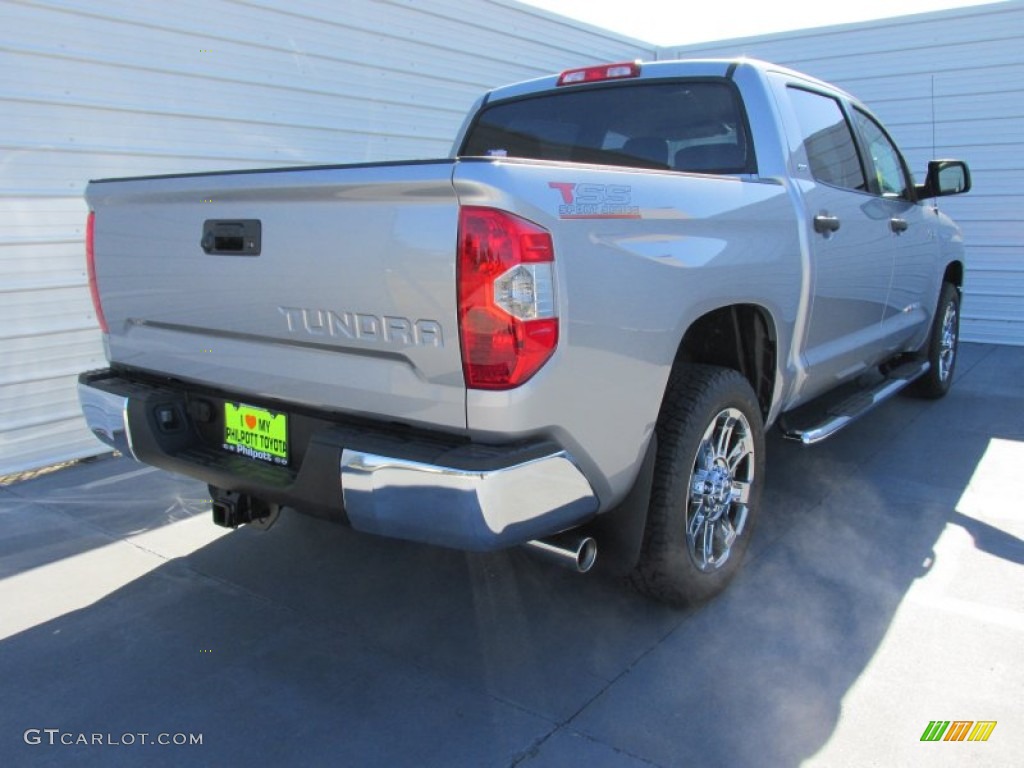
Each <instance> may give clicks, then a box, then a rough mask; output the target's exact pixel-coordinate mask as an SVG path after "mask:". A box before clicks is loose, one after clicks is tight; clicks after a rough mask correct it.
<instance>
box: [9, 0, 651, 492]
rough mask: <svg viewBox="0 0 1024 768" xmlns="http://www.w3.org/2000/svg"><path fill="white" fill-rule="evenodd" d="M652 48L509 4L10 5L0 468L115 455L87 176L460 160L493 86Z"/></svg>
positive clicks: (75, 1)
mask: <svg viewBox="0 0 1024 768" xmlns="http://www.w3.org/2000/svg"><path fill="white" fill-rule="evenodd" d="M653 57H654V47H653V46H647V47H645V46H644V45H643V44H642V43H638V42H636V41H634V40H629V39H627V38H623V37H621V36H619V35H615V34H613V33H610V32H604V31H602V30H598V29H595V28H587V27H585V26H582V25H580V24H578V23H576V22H571V21H569V20H568V19H563V18H559V17H557V16H554V15H552V14H548V13H545V12H543V11H539V10H536V9H533V8H529V7H527V6H523V5H519V4H517V3H515V2H511V1H508V0H346V1H343V0H289V2H281V1H280V0H234V1H233V0H175V2H173V3H168V2H157V1H156V0H144V1H143V2H137V1H135V0H106V1H105V2H103V3H97V2H95V0H36V1H35V2H32V1H29V2H17V3H14V2H5V3H2V4H0V115H2V119H0V475H5V474H9V473H15V472H19V471H22V470H26V469H31V468H34V467H38V466H42V465H46V464H50V463H55V462H59V461H64V460H68V459H73V458H79V457H82V456H87V455H92V454H96V453H100V452H103V451H104V450H106V449H105V447H104V446H103V445H102V444H101V443H99V442H98V441H97V440H96V439H95V438H93V436H92V435H91V434H90V433H89V432H88V431H87V430H86V428H85V423H84V420H83V419H82V417H81V415H80V412H79V408H78V402H77V398H76V392H75V379H76V377H77V374H78V373H79V372H80V371H83V370H87V369H89V368H96V367H100V366H102V365H103V364H104V359H103V351H102V346H101V342H100V335H99V332H98V331H97V329H96V320H95V317H94V315H93V310H92V305H91V301H90V298H89V291H88V288H87V280H86V274H85V263H84V249H83V238H84V233H83V228H84V223H85V215H86V209H85V205H84V203H83V201H82V192H83V190H84V188H85V184H86V182H87V180H89V179H90V178H101V177H110V176H126V175H132V176H134V175H142V174H153V173H177V172H185V171H204V170H214V169H232V168H258V167H270V166H283V165H292V164H315V163H347V162H363V161H373V160H391V159H407V158H427V157H439V156H445V155H447V153H448V151H449V149H450V145H451V141H452V139H453V137H454V136H455V134H456V132H457V130H458V128H459V126H460V124H461V122H462V120H463V117H464V115H465V113H466V111H467V110H468V109H469V107H470V106H471V105H472V103H473V101H474V100H475V99H476V98H477V97H478V96H479V95H480V94H481V93H482V92H483V91H485V90H487V89H488V88H491V87H494V86H496V85H500V84H503V83H507V82H511V81H514V80H520V79H525V78H529V77H534V76H538V75H541V74H547V73H550V72H551V71H554V70H559V69H562V68H565V67H568V66H574V65H578V64H580V63H581V62H582V63H588V62H592V61H608V60H612V61H617V60H622V59H633V58H648V59H649V58H653Z"/></svg>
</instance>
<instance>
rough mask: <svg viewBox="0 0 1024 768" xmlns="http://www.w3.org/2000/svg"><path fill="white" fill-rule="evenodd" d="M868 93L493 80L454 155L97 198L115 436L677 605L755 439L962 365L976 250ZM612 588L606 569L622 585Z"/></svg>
mask: <svg viewBox="0 0 1024 768" xmlns="http://www.w3.org/2000/svg"><path fill="white" fill-rule="evenodd" d="M969 188H970V175H969V172H968V169H967V167H966V165H965V164H964V163H962V162H959V161H955V160H940V161H933V162H931V163H930V164H929V167H928V171H927V177H926V180H925V181H924V183H923V184H916V183H915V182H914V180H913V177H912V176H911V174H910V171H909V169H908V167H907V164H906V162H905V161H904V159H903V157H902V155H901V154H900V152H899V150H898V149H897V147H896V146H895V144H894V143H893V141H892V139H891V138H890V137H889V135H888V134H887V133H886V131H885V129H884V128H883V127H882V125H881V124H880V123H879V122H878V120H877V119H876V118H875V117H874V116H872V114H871V112H870V111H869V110H868V109H867V108H866V107H864V106H863V105H862V104H861V103H859V102H858V101H856V100H855V99H853V98H852V97H851V96H849V95H848V94H846V93H843V92H842V91H840V90H838V89H836V88H834V87H832V86H830V85H828V84H826V83H823V82H820V81H818V80H815V79H812V78H809V77H807V76H804V75H801V74H799V73H796V72H792V71H789V70H786V69H783V68H780V67H776V66H772V65H770V64H765V63H763V62H756V61H750V60H737V61H667V62H656V63H640V62H630V63H623V64H612V65H602V66H596V67H587V68H583V69H576V70H570V71H567V72H563V73H561V74H560V75H556V76H552V77H546V78H541V79H538V80H533V81H530V82H526V83H519V84H516V85H510V86H507V87H504V88H498V89H496V90H494V91H491V92H490V93H488V94H486V95H485V96H484V97H483V98H482V99H481V100H480V101H479V102H478V103H477V105H476V106H475V107H474V109H473V110H472V112H471V113H470V115H469V117H468V119H467V120H466V123H465V125H464V127H463V128H462V130H461V132H460V135H459V136H458V138H457V139H456V142H455V145H454V150H453V152H452V155H451V157H449V158H447V159H443V160H431V161H423V162H408V163H373V164H367V165H346V166H324V167H311V168H284V169H273V170H262V171H248V172H226V173H203V174H185V175H177V176H160V177H148V178H134V179H105V180H100V181H93V182H91V183H90V184H89V186H88V189H87V192H86V197H87V200H88V204H89V208H90V213H89V219H88V244H87V245H88V247H87V250H88V265H89V278H90V285H91V288H92V293H93V299H94V303H95V308H96V314H97V317H98V319H99V323H100V325H101V327H102V330H103V337H104V340H105V343H106V346H107V356H108V359H109V361H110V367H109V368H108V369H105V370H102V371H93V372H89V373H84V374H82V376H81V377H80V383H79V392H80V397H81V402H82V406H83V409H84V412H85V415H86V418H87V420H88V423H89V425H90V427H91V429H92V430H93V431H94V432H95V434H96V435H97V436H98V437H100V438H101V439H102V440H104V441H105V442H107V443H109V444H110V445H111V446H113V447H115V448H117V449H118V450H120V451H121V452H122V453H124V454H126V455H129V456H133V457H134V458H136V459H137V460H139V461H142V462H145V463H147V464H152V465H154V466H158V467H162V468H164V469H167V470H171V471H174V472H179V473H182V474H185V475H189V476H192V477H195V478H198V479H200V480H202V481H204V482H206V483H208V484H209V486H210V492H211V495H212V499H213V517H214V521H215V522H216V523H218V524H221V525H226V526H231V527H234V526H237V525H240V524H243V523H252V524H255V525H259V526H264V527H265V526H266V525H268V524H269V523H270V522H272V521H273V520H274V519H276V517H277V515H278V513H279V511H280V509H281V507H283V506H288V507H291V508H294V509H297V510H300V511H303V512H306V513H309V514H313V515H317V516H320V517H324V518H328V519H331V520H336V521H339V522H344V523H347V524H349V525H351V526H352V527H353V528H355V529H356V530H359V531H365V532H369V533H376V534H380V535H384V536H392V537H400V538H404V539H411V540H415V541H420V542H425V543H429V544H435V545H442V546H447V547H455V548H461V549H466V550H493V549H498V548H505V547H510V546H517V545H523V544H529V545H531V546H532V547H533V548H535V549H536V550H537V551H540V552H546V553H548V554H549V555H551V556H552V557H554V558H556V559H564V560H565V561H566V562H568V563H570V564H572V565H573V566H575V567H576V568H578V569H579V570H587V569H588V568H589V567H590V565H592V564H593V562H594V560H595V557H596V554H597V547H598V545H600V547H601V552H602V563H605V562H607V563H608V565H607V566H605V567H606V568H609V569H610V570H613V571H618V572H622V573H627V574H629V575H630V577H631V579H632V581H633V582H634V583H635V584H636V586H637V587H638V588H639V589H640V590H641V591H642V592H645V593H646V594H649V595H651V596H654V597H656V598H658V599H661V600H665V601H668V602H671V603H675V604H688V603H694V602H697V601H700V600H703V599H706V598H708V597H710V596H712V595H714V594H715V593H717V592H718V591H720V590H721V589H722V588H723V587H724V586H725V585H726V583H727V582H728V581H729V579H730V578H731V577H732V575H733V574H734V573H735V572H736V570H737V568H738V567H739V565H740V562H741V560H742V557H743V554H744V551H745V550H746V548H747V546H748V543H749V541H750V537H751V533H752V530H753V527H754V521H755V519H756V516H757V513H758V507H759V497H760V495H761V489H762V486H763V484H764V479H765V442H764V432H765V430H766V429H767V428H768V427H770V426H772V425H778V426H779V427H780V428H781V429H782V430H783V431H784V432H785V434H786V435H787V436H789V437H792V438H794V439H797V440H801V441H803V442H804V443H814V442H816V441H818V440H821V439H824V438H826V437H828V436H829V435H831V434H833V433H834V432H836V431H837V430H838V429H840V428H842V427H843V426H844V425H845V424H847V423H849V422H850V421H852V420H853V419H854V418H856V417H857V416H858V415H860V414H861V413H863V412H864V411H866V410H867V409H869V408H870V407H871V406H873V405H875V404H877V403H878V402H880V401H881V400H883V399H884V398H886V397H887V396H889V395H891V394H893V393H895V392H896V391H898V390H899V389H901V388H903V387H904V386H905V385H908V384H911V385H912V387H913V389H915V390H916V391H917V392H918V393H920V394H922V395H924V396H927V397H939V396H941V395H943V394H944V393H945V392H946V391H947V389H948V388H949V386H950V382H951V381H952V377H953V369H954V366H955V364H956V355H957V335H958V320H959V307H960V287H961V285H962V283H963V274H964V258H963V245H962V239H961V235H960V231H959V230H958V229H957V227H956V226H955V225H954V224H953V223H952V222H951V221H950V220H949V219H948V218H947V217H946V216H945V215H943V214H942V213H941V212H940V211H939V210H938V207H937V206H936V204H935V202H934V199H935V198H938V197H941V196H943V195H949V194H956V193H961V192H966V191H967V190H968V189H969ZM599 570H600V569H599Z"/></svg>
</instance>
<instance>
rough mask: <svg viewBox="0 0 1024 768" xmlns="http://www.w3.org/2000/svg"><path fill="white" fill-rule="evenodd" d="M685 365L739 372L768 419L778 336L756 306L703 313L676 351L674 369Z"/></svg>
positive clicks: (729, 306) (763, 310) (764, 311)
mask: <svg viewBox="0 0 1024 768" xmlns="http://www.w3.org/2000/svg"><path fill="white" fill-rule="evenodd" d="M688 363H691V364H692V363H699V364H704V365H715V366H719V367H722V368H730V369H732V370H735V371H738V372H739V373H740V374H742V375H743V377H744V378H745V379H746V380H747V382H748V383H749V384H750V387H751V389H753V391H754V394H755V396H756V397H757V401H758V404H759V405H760V407H761V414H762V416H764V417H765V418H767V416H768V413H769V412H770V410H771V406H772V399H773V396H774V392H775V384H776V377H777V371H778V332H777V328H776V324H775V320H774V318H773V317H772V314H771V312H769V311H768V310H767V309H766V308H765V307H763V306H761V305H758V304H746V303H741V304H727V305H725V306H721V307H718V308H716V309H713V310H710V311H708V312H706V313H704V314H703V315H701V316H700V317H698V318H697V319H696V320H694V321H693V323H691V324H690V326H689V327H688V328H687V329H686V332H685V333H684V334H683V337H682V340H681V341H680V342H679V347H678V348H677V350H676V356H675V360H674V363H673V365H684V364H688Z"/></svg>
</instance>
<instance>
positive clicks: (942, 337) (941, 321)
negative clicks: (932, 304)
mask: <svg viewBox="0 0 1024 768" xmlns="http://www.w3.org/2000/svg"><path fill="white" fill-rule="evenodd" d="M959 343H960V289H959V288H957V287H956V286H955V285H953V284H952V283H943V284H942V290H941V291H940V292H939V303H938V307H937V309H936V311H935V317H934V318H932V329H931V335H930V336H929V337H928V346H927V348H926V352H927V354H928V362H929V363H930V364H931V367H930V368H929V369H928V372H927V373H926V374H924V375H923V376H921V378H919V379H918V380H917V381H915V382H914V384H913V386H912V388H911V392H912V393H913V394H915V395H918V396H920V397H927V398H931V399H935V398H939V397H942V396H943V395H945V394H946V393H947V392H949V387H950V385H952V383H953V372H954V371H955V370H956V357H957V350H958V348H959Z"/></svg>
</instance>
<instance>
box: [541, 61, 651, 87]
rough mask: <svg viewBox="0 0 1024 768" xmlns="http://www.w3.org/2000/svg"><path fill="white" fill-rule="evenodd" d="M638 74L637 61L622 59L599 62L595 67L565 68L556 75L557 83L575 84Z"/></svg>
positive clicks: (618, 78)
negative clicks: (615, 61) (614, 61)
mask: <svg viewBox="0 0 1024 768" xmlns="http://www.w3.org/2000/svg"><path fill="white" fill-rule="evenodd" d="M639 76H640V62H639V61H623V62H620V63H618V64H601V65H600V66H597V67H581V68H580V69H567V70H565V72H563V73H562V74H561V75H559V76H558V84H559V85H576V84H578V83H598V82H601V81H602V80H622V79H623V78H627V77H639Z"/></svg>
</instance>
